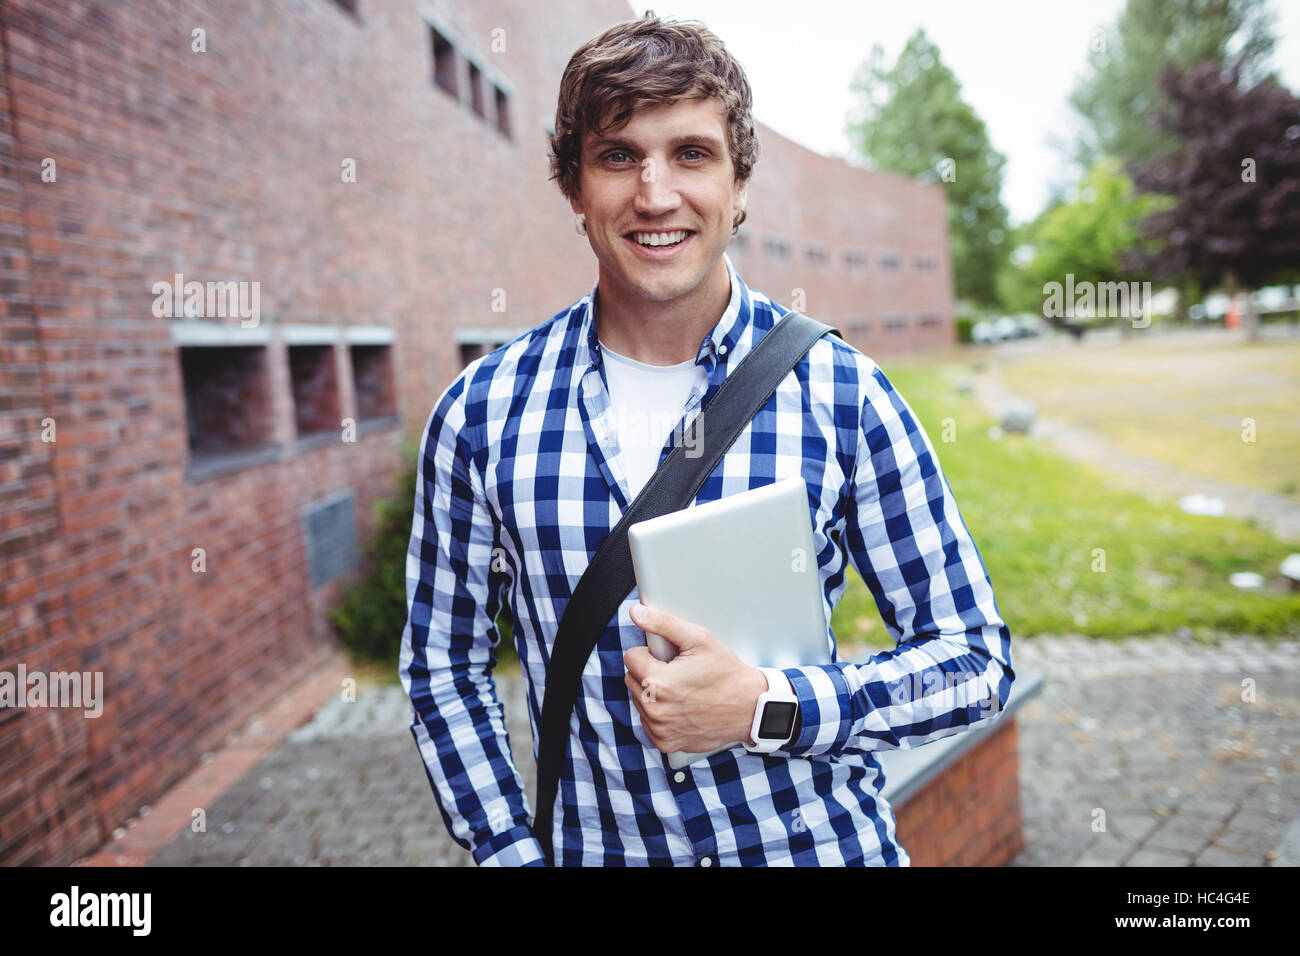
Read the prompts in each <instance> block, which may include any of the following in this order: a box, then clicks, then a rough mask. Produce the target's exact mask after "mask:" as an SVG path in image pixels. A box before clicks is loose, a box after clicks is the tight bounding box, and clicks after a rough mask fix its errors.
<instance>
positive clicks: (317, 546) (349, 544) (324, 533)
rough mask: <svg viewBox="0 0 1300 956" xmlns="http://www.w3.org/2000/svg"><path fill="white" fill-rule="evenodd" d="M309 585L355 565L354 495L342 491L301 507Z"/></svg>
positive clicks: (355, 521)
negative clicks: (309, 567)
mask: <svg viewBox="0 0 1300 956" xmlns="http://www.w3.org/2000/svg"><path fill="white" fill-rule="evenodd" d="M302 524H303V533H304V534H305V535H306V536H307V560H308V561H309V562H310V564H311V586H312V587H313V588H318V587H320V586H321V585H322V584H326V583H328V582H329V581H332V580H334V579H335V578H336V577H338V576H339V575H340V574H344V573H346V572H348V571H351V570H352V569H353V568H354V567H356V565H357V559H358V555H357V514H356V495H355V494H353V493H352V492H351V491H344V492H341V493H339V494H337V495H332V496H331V497H329V498H325V499H323V500H321V501H317V502H314V503H313V504H309V505H307V506H306V507H305V508H303V509H302Z"/></svg>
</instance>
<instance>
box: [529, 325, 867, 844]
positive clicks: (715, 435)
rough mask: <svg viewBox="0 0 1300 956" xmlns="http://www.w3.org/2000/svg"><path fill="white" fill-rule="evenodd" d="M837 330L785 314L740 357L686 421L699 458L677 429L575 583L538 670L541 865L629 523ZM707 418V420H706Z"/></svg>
mask: <svg viewBox="0 0 1300 956" xmlns="http://www.w3.org/2000/svg"><path fill="white" fill-rule="evenodd" d="M827 332H833V333H834V334H835V335H837V336H840V338H843V336H842V335H840V332H839V330H838V329H834V328H832V327H831V326H828V325H825V324H824V323H821V322H818V321H817V320H816V319H810V318H808V316H806V315H802V314H800V313H798V312H794V311H791V312H787V313H786V314H785V315H784V316H783V317H782V318H781V320H780V321H778V322H777V323H776V324H775V325H773V326H772V328H771V329H769V330H768V331H767V333H766V334H764V335H763V337H762V338H761V339H759V341H758V342H757V343H756V344H755V345H754V347H753V348H752V349H751V350H750V352H749V354H748V355H746V356H745V357H744V359H742V360H741V362H740V364H739V365H738V366H736V369H735V371H733V372H732V373H731V374H730V375H728V376H727V378H726V379H725V380H724V381H723V383H722V384H721V385H720V386H718V390H717V391H716V392H715V393H714V394H713V397H712V398H711V399H710V400H709V401H708V402H707V403H706V405H705V406H704V407H702V408H701V409H700V411H699V412H698V413H697V414H696V416H695V418H694V419H693V420H692V421H691V424H690V426H689V430H690V433H691V435H692V436H701V437H703V436H705V434H706V430H707V437H705V438H703V440H702V441H701V440H700V439H699V438H697V439H696V444H697V447H700V446H702V447H704V448H707V452H706V453H705V454H701V455H697V456H696V457H693V458H692V457H689V456H687V454H686V449H685V445H684V442H685V438H686V432H683V433H682V434H681V435H679V436H678V438H677V444H676V445H674V446H673V448H672V449H671V450H670V451H669V452H668V456H667V458H665V459H664V462H663V464H661V465H660V466H659V467H658V469H656V471H655V472H654V474H653V475H651V476H650V480H649V481H648V482H647V483H646V485H645V487H644V488H642V489H641V493H640V494H639V495H637V496H636V500H635V501H633V502H632V504H631V505H630V506H629V507H628V509H627V511H625V512H624V513H623V517H622V518H621V519H620V520H619V522H618V524H617V525H615V527H614V530H613V531H611V532H610V533H609V535H608V536H607V537H606V538H605V540H604V541H603V542H601V545H600V547H599V548H598V549H597V550H596V555H595V557H593V558H592V559H591V563H590V564H588V565H587V569H586V571H584V572H583V575H582V577H581V578H580V579H579V580H578V585H577V587H576V588H574V591H573V595H572V596H571V597H570V598H569V602H568V604H567V605H566V606H565V608H564V613H563V615H561V617H560V626H559V630H558V631H557V632H556V636H555V642H554V644H553V645H552V647H551V657H550V663H549V664H548V665H547V668H546V693H545V697H544V699H543V701H542V722H541V729H540V732H539V737H540V740H539V744H538V757H537V814H536V817H535V820H534V824H533V829H534V833H535V835H536V837H537V840H538V842H539V843H540V844H541V845H542V851H543V852H544V853H545V855H546V859H547V862H548V863H550V862H551V861H552V855H553V854H552V847H551V826H552V817H553V813H554V804H555V798H556V792H557V789H558V787H559V780H560V768H561V766H562V765H563V763H564V756H565V753H566V752H567V750H568V744H569V720H570V718H571V716H572V714H573V707H574V704H575V703H576V702H577V699H578V691H579V688H580V687H581V685H582V671H583V668H584V667H585V666H586V663H587V659H588V658H589V657H590V656H591V652H592V650H593V649H594V648H595V646H596V644H597V642H598V641H599V640H600V637H601V635H602V634H603V633H604V631H605V625H606V624H608V623H609V619H610V618H611V617H613V616H614V614H615V613H616V612H617V611H618V608H619V605H620V604H622V603H623V599H624V598H626V597H627V595H628V593H629V592H631V590H632V588H633V587H634V586H635V584H636V575H635V572H634V571H633V568H632V552H631V550H630V549H629V547H628V543H627V529H628V527H629V526H630V525H632V524H634V523H636V522H638V521H645V520H647V519H649V518H656V517H658V516H660V515H664V514H668V513H669V512H673V511H679V510H681V509H682V508H685V507H686V506H687V505H688V504H690V502H691V500H692V499H693V498H694V497H695V494H696V492H698V491H699V489H700V487H701V486H702V485H703V484H704V482H705V480H706V479H707V478H708V477H709V475H710V474H712V472H713V469H714V468H716V467H717V465H718V462H720V461H721V460H722V456H723V455H724V454H726V452H727V450H728V449H729V448H731V446H732V445H733V444H734V443H735V441H736V438H737V437H738V436H739V435H740V433H741V432H742V431H743V430H744V428H745V426H746V425H748V424H749V422H750V420H751V419H753V417H754V416H755V415H756V414H758V410H759V409H760V408H762V407H763V406H764V405H766V404H767V401H768V399H769V398H771V397H772V394H773V393H774V392H775V391H776V388H777V386H778V385H780V384H781V381H782V379H784V378H785V377H786V375H788V374H789V373H790V371H791V370H793V369H794V367H795V366H796V365H797V364H798V363H799V360H800V359H802V358H803V357H804V355H805V354H806V353H807V352H808V350H809V349H810V348H811V347H812V345H813V343H814V342H816V341H817V340H818V339H819V338H821V337H822V336H823V335H825V334H826V333H827ZM706 414H707V417H706Z"/></svg>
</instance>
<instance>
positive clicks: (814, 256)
mask: <svg viewBox="0 0 1300 956" xmlns="http://www.w3.org/2000/svg"><path fill="white" fill-rule="evenodd" d="M804 257H805V258H806V259H807V260H808V264H809V265H813V266H825V265H828V264H829V263H830V261H831V255H830V253H829V252H828V251H827V250H826V247H825V246H820V245H817V244H816V243H809V244H808V245H806V246H805V247H804Z"/></svg>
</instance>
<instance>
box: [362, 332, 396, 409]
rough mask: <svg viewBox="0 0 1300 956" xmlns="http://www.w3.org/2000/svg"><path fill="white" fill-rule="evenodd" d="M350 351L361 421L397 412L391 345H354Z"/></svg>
mask: <svg viewBox="0 0 1300 956" xmlns="http://www.w3.org/2000/svg"><path fill="white" fill-rule="evenodd" d="M351 352H352V379H353V381H354V382H355V383H356V392H357V418H358V420H363V421H364V420H365V419H368V418H385V417H387V416H390V415H393V414H396V411H397V402H396V394H395V390H394V388H393V366H392V348H391V347H390V346H387V345H353V346H351Z"/></svg>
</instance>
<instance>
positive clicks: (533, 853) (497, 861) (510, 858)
mask: <svg viewBox="0 0 1300 956" xmlns="http://www.w3.org/2000/svg"><path fill="white" fill-rule="evenodd" d="M474 862H475V863H477V864H478V865H479V866H545V865H546V856H545V854H543V853H542V845H541V844H540V843H538V842H537V838H536V837H535V836H533V831H532V828H531V827H528V826H525V825H522V824H521V825H519V826H515V827H511V828H510V829H509V830H503V831H502V832H500V833H494V834H492V836H491V838H490V839H488V840H486V841H484V842H483V843H480V844H479V845H478V846H477V847H476V848H475V849H474Z"/></svg>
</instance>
